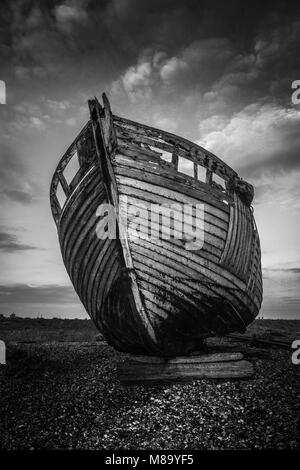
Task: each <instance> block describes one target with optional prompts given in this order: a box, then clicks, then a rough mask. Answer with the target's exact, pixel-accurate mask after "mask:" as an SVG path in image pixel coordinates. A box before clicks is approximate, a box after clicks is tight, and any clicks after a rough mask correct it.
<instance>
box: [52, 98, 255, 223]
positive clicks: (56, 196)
mask: <svg viewBox="0 0 300 470" xmlns="http://www.w3.org/2000/svg"><path fill="white" fill-rule="evenodd" d="M96 101H97V99H96V98H95V102H96ZM97 103H98V101H97ZM103 104H104V106H103V108H102V107H101V106H100V105H99V103H98V105H99V106H100V108H101V121H102V128H103V139H104V144H105V147H106V149H107V152H108V154H109V155H111V154H112V153H113V152H114V151H115V150H118V151H120V152H121V153H124V154H125V155H129V156H133V157H134V158H139V157H141V158H146V159H147V158H148V159H149V160H152V161H156V162H157V163H158V164H161V165H166V166H169V167H170V168H171V169H173V170H175V171H177V172H179V173H182V174H185V175H186V176H187V177H188V178H192V179H193V180H196V181H202V182H204V183H206V184H208V185H210V186H212V187H215V188H218V189H219V190H220V191H222V192H223V193H228V192H233V191H235V192H236V193H238V194H239V196H240V197H241V199H242V200H243V201H244V202H245V203H246V204H247V205H248V206H250V205H251V202H252V199H253V187H252V186H251V185H250V184H248V183H246V181H243V180H242V179H241V178H239V176H238V175H237V173H236V172H235V171H234V170H233V169H232V168H230V166H228V165H227V164H226V163H224V162H223V161H222V160H221V159H220V158H218V157H217V156H216V155H214V154H213V153H211V152H209V151H208V150H206V149H204V148H203V147H201V146H200V145H197V144H195V143H192V142H190V141H189V140H187V139H185V138H183V137H179V136H177V135H175V134H172V133H170V132H166V131H162V130H159V129H156V128H153V127H150V126H147V125H144V124H140V123H137V122H134V121H131V120H129V119H125V118H121V117H119V116H116V115H113V114H112V112H111V109H110V104H109V101H108V99H107V97H106V95H105V94H103ZM95 161H96V147H95V141H94V135H93V127H92V122H91V120H89V121H88V122H87V124H86V125H85V126H84V128H83V129H82V131H81V132H80V134H79V135H78V136H77V138H76V139H75V140H74V142H73V143H72V144H71V145H70V147H69V148H68V150H67V151H66V152H65V154H64V155H63V157H62V158H61V160H60V162H59V163H58V166H57V168H56V170H55V173H54V176H53V178H52V182H51V187H50V202H51V210H52V214H53V218H54V220H55V223H56V224H58V223H59V219H60V217H61V214H62V212H63V210H64V207H65V204H66V202H67V201H68V199H69V197H70V195H71V194H72V192H73V191H74V190H75V189H76V187H77V185H78V184H79V183H80V181H81V180H82V179H83V178H84V177H85V175H86V174H87V173H88V171H89V170H90V169H91V167H92V166H93V165H94V164H95Z"/></svg>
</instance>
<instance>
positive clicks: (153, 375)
mask: <svg viewBox="0 0 300 470" xmlns="http://www.w3.org/2000/svg"><path fill="white" fill-rule="evenodd" d="M230 357H233V360H230ZM241 357H242V354H238V353H236V354H234V353H224V357H223V358H222V354H214V355H213V356H212V357H211V358H209V356H208V355H207V356H205V357H203V358H202V357H201V356H197V357H193V356H192V357H186V358H174V359H172V360H159V359H158V360H153V362H152V363H151V362H150V360H149V359H145V361H141V360H139V361H131V362H128V361H127V362H126V361H125V362H123V363H122V364H120V365H119V366H118V371H117V372H118V379H119V380H120V382H121V383H122V384H124V385H134V384H139V383H142V384H147V383H149V384H150V383H151V384H153V383H156V384H158V383H159V382H166V381H167V382H177V381H185V382H187V381H191V380H195V379H204V378H205V379H246V378H250V377H252V376H253V374H254V368H253V365H252V364H251V363H250V362H249V361H246V360H241Z"/></svg>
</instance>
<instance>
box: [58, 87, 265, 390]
mask: <svg viewBox="0 0 300 470" xmlns="http://www.w3.org/2000/svg"><path fill="white" fill-rule="evenodd" d="M103 103H104V107H102V106H101V105H100V104H99V103H98V101H97V99H94V100H91V101H90V102H89V106H90V113H91V121H89V122H88V123H87V125H86V126H85V128H84V129H83V131H82V132H81V133H80V134H79V136H78V137H77V138H76V139H75V141H74V142H73V143H72V145H71V146H70V147H69V149H68V150H67V152H66V153H65V155H64V156H63V158H62V159H61V161H60V162H59V164H58V167H57V169H56V171H55V174H54V176H53V179H52V183H51V188H50V200H51V208H52V213H53V217H54V219H55V223H56V224H57V229H58V234H59V241H60V245H61V251H62V255H63V260H64V263H65V265H66V268H67V271H68V273H69V275H70V277H71V280H72V282H73V285H74V287H75V290H76V292H77V293H78V295H79V297H80V299H81V301H82V303H83V305H84V306H85V308H86V310H87V312H88V313H89V315H90V316H91V318H92V319H93V320H94V322H95V323H96V325H97V327H98V328H99V330H100V331H101V333H102V334H103V336H104V337H105V338H106V339H107V341H108V342H109V343H110V344H112V345H113V346H115V347H116V348H118V349H120V350H122V351H123V352H124V351H127V352H131V353H135V354H145V355H156V356H164V357H165V356H177V355H178V354H180V355H184V354H187V353H189V352H190V351H192V350H196V349H197V348H198V347H199V341H200V342H201V341H202V340H203V339H204V338H207V337H209V336H213V335H219V334H222V335H223V334H226V333H228V332H232V331H240V332H242V331H244V330H245V327H246V326H247V325H248V324H249V323H250V322H251V321H252V320H253V319H254V318H255V316H256V315H257V313H258V311H259V308H260V304H261V299H262V282H261V265H260V246H259V238H258V234H257V230H256V228H255V223H254V219H253V215H252V212H251V211H250V209H249V205H247V202H245V201H244V199H243V198H242V197H241V194H239V188H240V187H242V186H243V185H242V186H241V184H239V181H240V180H239V178H238V176H237V174H236V173H235V172H234V171H233V170H232V169H230V167H228V166H227V165H226V164H224V163H223V162H222V161H221V160H220V159H218V158H217V157H215V156H213V155H212V154H210V153H209V152H208V151H206V150H205V149H201V147H199V146H197V145H194V144H192V143H191V142H188V141H187V140H185V139H182V138H180V137H177V136H174V135H173V134H170V133H165V132H163V131H160V130H157V129H153V128H149V127H148V126H143V125H140V124H138V123H134V122H132V121H128V120H124V119H119V118H117V117H115V116H113V115H112V113H111V110H110V105H109V102H108V100H107V98H106V96H104V97H103ZM166 152H167V154H168V155H169V158H167V160H170V161H169V162H167V161H165V160H164V158H166V156H165V153H166ZM77 156H78V161H79V164H80V168H79V170H78V171H77V173H76V175H74V177H73V179H72V181H69V179H68V182H67V181H66V179H65V177H64V171H65V169H66V167H67V165H68V164H69V162H70V161H71V158H77ZM179 157H180V159H181V158H185V159H186V160H187V161H192V162H193V174H192V175H190V176H189V175H185V174H183V173H180V172H179V171H178V160H179ZM180 163H181V160H180ZM198 165H201V166H202V167H204V168H205V169H206V182H203V181H198V175H199V171H200V169H199V168H198ZM180 167H181V165H180ZM68 173H69V172H68ZM214 174H216V175H219V176H221V177H222V178H223V179H224V180H225V181H226V188H227V190H226V191H227V192H225V191H224V190H223V189H222V188H221V187H220V186H218V185H217V184H215V182H214V178H213V175H214ZM59 183H61V185H62V188H63V190H64V192H65V194H66V201H65V203H64V208H63V211H62V210H61V208H60V205H59V202H58V200H57V195H56V192H57V187H58V184H59ZM243 188H244V189H243V191H244V190H245V191H246V192H247V185H244V186H243ZM244 195H245V194H244ZM123 196H127V197H126V198H125V197H123ZM249 200H250V199H249ZM125 201H127V202H125ZM108 203H109V204H111V205H112V206H113V207H114V209H115V212H116V214H117V215H118V216H119V217H118V220H117V227H116V228H117V230H116V238H115V239H109V238H108V239H101V237H100V238H98V236H97V233H96V232H97V230H100V228H101V227H102V229H103V228H104V227H105V224H106V221H105V218H104V217H103V218H101V219H99V218H98V216H97V208H98V206H99V205H100V204H108ZM127 203H128V206H129V207H130V208H131V209H132V210H133V213H132V215H130V217H131V219H133V218H134V217H135V211H136V210H138V209H139V205H140V204H142V205H143V207H144V208H146V212H144V213H142V214H143V215H142V216H141V217H140V220H139V235H138V236H137V232H136V230H135V229H134V227H132V226H130V224H129V226H128V225H127V222H126V215H127V214H126V210H127V209H126V207H128V206H127ZM152 204H158V205H159V206H162V205H163V206H165V207H167V208H169V207H170V204H171V205H173V204H176V207H175V206H174V207H175V208H173V209H174V211H173V215H172V217H171V221H170V224H171V226H172V227H173V228H174V227H175V223H176V224H177V223H178V222H180V220H181V209H179V207H180V208H181V206H182V207H183V205H186V204H188V205H191V207H196V205H197V204H204V209H205V210H204V213H202V212H201V213H199V216H198V217H199V222H201V224H202V225H201V227H202V228H203V229H204V244H203V246H202V247H201V248H200V246H199V249H198V248H197V247H195V246H194V247H191V246H190V245H191V243H190V240H191V238H190V236H189V235H188V237H185V236H183V237H182V238H181V239H180V238H177V237H175V236H174V233H173V235H172V236H171V237H168V238H166V239H160V237H161V235H163V236H164V237H165V236H166V235H168V230H169V229H168V228H165V227H164V226H163V222H162V219H160V218H158V219H155V220H154V221H152V220H151V222H152V224H153V225H152V227H151V229H153V230H154V231H156V232H158V234H160V235H159V236H158V237H157V238H154V239H153V238H151V236H150V239H149V238H147V237H146V235H147V233H148V234H149V227H148V221H149V207H150V208H151V205H152ZM233 204H235V206H234V205H233ZM230 211H231V216H230V217H229V215H230ZM185 224H186V227H185V228H186V229H192V228H193V227H194V221H185ZM173 228H172V230H173ZM202 228H201V230H202ZM250 228H251V230H250ZM190 231H191V230H188V234H189V232H190ZM221 258H222V259H223V260H224V259H225V258H226V260H225V261H226V262H224V263H220V260H221ZM247 273H249V280H248V282H246V281H247V278H246V274H247ZM204 360H205V358H204V357H202V359H201V362H200V360H197V359H195V357H194V358H193V359H192V360H191V362H190V364H189V365H187V364H185V362H184V359H183V358H181V359H177V360H175V362H172V361H171V362H170V364H168V367H169V368H170V370H168V371H165V376H166V377H167V378H168V377H170V373H171V375H172V374H173V373H175V374H177V375H178V367H179V368H180V367H183V368H185V369H184V370H183V369H182V370H180V371H179V376H180V377H188V376H189V372H190V376H191V377H192V376H193V377H194V376H195V374H196V376H199V377H201V376H203V374H204V375H208V376H212V375H213V374H217V375H216V376H220V375H222V374H223V376H224V373H225V374H227V375H228V374H232V376H234V375H235V376H237V374H240V373H241V369H240V370H239V371H238V372H237V370H238V366H237V363H239V364H240V363H241V362H243V361H242V360H240V359H236V358H235V359H234V358H233V357H231V359H230V358H228V359H227V360H226V361H225V360H222V359H220V361H218V362H222V364H223V369H222V368H221V369H220V367H221V366H218V365H217V366H215V363H214V362H210V360H208V361H206V362H203V361H204ZM233 363H236V364H235V365H233V366H232V367H233V369H234V370H233V369H230V367H231V366H230V364H233ZM212 364H213V365H214V367H213V366H212ZM225 365H226V367H225ZM196 366H197V367H198V370H197V371H196V372H193V370H194V369H195V367H196ZM200 366H201V367H202V369H201V371H200V369H199V367H200ZM197 367H196V368H197ZM203 367H204V368H205V367H207V368H208V369H206V370H205V371H203ZM218 367H219V369H218ZM224 367H225V369H226V368H227V369H226V372H224V371H225V369H224ZM156 372H157V371H156ZM193 374H194V375H193ZM197 374H198V375H197ZM201 374H202V375H201ZM152 379H153V375H152V378H151V380H152ZM149 380H150V379H149ZM183 380H185V378H184V379H183ZM147 381H148V378H147Z"/></svg>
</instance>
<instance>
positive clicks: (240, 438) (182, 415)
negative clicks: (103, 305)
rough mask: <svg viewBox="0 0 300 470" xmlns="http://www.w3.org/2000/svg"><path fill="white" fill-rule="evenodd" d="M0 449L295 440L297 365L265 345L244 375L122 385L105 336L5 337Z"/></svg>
mask: <svg viewBox="0 0 300 470" xmlns="http://www.w3.org/2000/svg"><path fill="white" fill-rule="evenodd" d="M7 357H8V364H7V365H6V366H1V368H0V415H1V416H0V417H1V420H0V448H1V449H107V450H118V449H131V450H132V449H151V450H152V449H157V450H159V449H160V450H163V449H168V450H171V449H176V450H183V449H189V450H193V449H271V448H273V449H274V448H276V449H291V448H292V449H297V448H300V429H299V427H300V419H299V417H300V414H299V411H300V403H299V378H300V373H299V372H300V371H299V368H300V366H294V365H292V363H291V352H290V351H284V350H281V349H269V350H267V354H265V355H263V357H261V355H258V356H257V357H255V355H253V352H252V357H251V361H252V362H253V364H254V367H255V377H254V378H252V379H249V380H235V381H234V380H222V381H220V380H197V381H193V382H190V383H188V384H164V385H157V386H151V387H150V386H141V385H140V386H131V387H126V386H122V385H121V384H120V383H119V381H118V378H117V372H116V365H117V363H118V362H119V361H121V360H123V359H124V357H123V356H122V355H121V354H119V353H117V352H115V351H114V350H113V349H112V348H111V347H109V346H107V345H106V344H103V343H96V342H94V343H48V344H45V343H43V344H28V345H17V344H12V343H11V344H9V345H8V351H7Z"/></svg>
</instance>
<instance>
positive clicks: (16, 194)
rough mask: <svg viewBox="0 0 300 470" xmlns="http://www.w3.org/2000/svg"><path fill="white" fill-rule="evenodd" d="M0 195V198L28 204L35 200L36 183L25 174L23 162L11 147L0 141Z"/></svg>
mask: <svg viewBox="0 0 300 470" xmlns="http://www.w3.org/2000/svg"><path fill="white" fill-rule="evenodd" d="M1 146H2V148H1V152H0V196H1V199H2V200H8V201H14V202H18V203H20V204H30V203H31V202H33V201H34V200H35V193H36V185H35V184H32V183H31V182H30V181H29V179H28V178H27V176H26V170H25V167H24V163H23V162H22V161H21V160H20V159H19V158H18V157H17V156H16V153H15V152H14V151H13V150H12V148H11V147H9V146H8V145H5V144H4V143H1Z"/></svg>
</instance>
